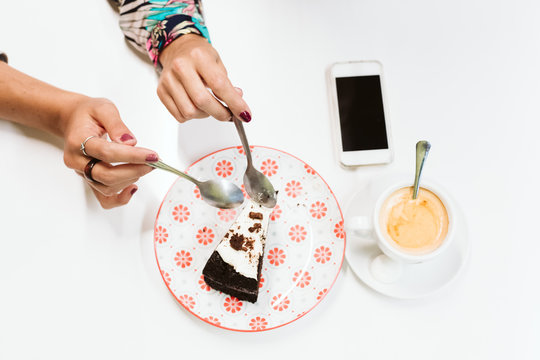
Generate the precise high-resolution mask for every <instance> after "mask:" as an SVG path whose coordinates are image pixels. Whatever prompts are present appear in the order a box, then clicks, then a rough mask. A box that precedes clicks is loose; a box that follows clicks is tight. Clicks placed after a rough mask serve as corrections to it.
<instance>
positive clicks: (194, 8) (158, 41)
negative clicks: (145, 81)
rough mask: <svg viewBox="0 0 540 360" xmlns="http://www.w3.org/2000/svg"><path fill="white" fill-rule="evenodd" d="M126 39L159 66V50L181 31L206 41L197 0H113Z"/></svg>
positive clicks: (206, 33)
mask: <svg viewBox="0 0 540 360" xmlns="http://www.w3.org/2000/svg"><path fill="white" fill-rule="evenodd" d="M114 2H115V3H116V4H117V5H118V7H119V10H120V28H121V29H122V31H123V32H124V35H125V37H126V39H127V40H128V41H129V42H130V43H131V44H132V45H133V46H135V48H137V49H138V50H139V51H141V52H143V53H147V54H148V55H149V56H150V59H151V60H152V62H153V63H154V65H155V66H159V63H158V58H159V54H160V53H161V51H162V50H163V49H164V48H165V47H166V46H167V45H168V44H169V43H171V42H172V41H173V40H174V39H176V38H178V37H179V36H182V35H184V34H190V33H191V34H198V35H201V36H204V37H205V38H206V39H208V41H210V38H209V35H208V30H207V29H206V26H205V24H204V18H203V14H202V7H201V3H200V0H114Z"/></svg>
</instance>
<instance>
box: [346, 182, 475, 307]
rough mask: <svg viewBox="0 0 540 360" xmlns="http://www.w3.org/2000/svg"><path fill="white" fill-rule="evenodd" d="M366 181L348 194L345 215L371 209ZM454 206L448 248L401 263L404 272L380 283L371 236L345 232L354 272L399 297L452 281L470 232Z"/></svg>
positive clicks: (464, 258) (409, 296) (463, 257)
mask: <svg viewBox="0 0 540 360" xmlns="http://www.w3.org/2000/svg"><path fill="white" fill-rule="evenodd" d="M371 189H372V187H371V186H370V184H369V183H368V182H367V183H365V184H364V186H363V187H362V188H361V189H360V190H359V191H358V192H357V193H356V194H355V195H354V196H353V197H352V198H351V200H350V201H349V203H348V204H347V209H346V211H345V219H349V218H351V217H354V216H366V215H370V214H371V213H372V212H373V207H374V206H375V201H376V199H375V196H376V195H375V194H373V191H371ZM453 202H454V204H455V207H456V210H457V211H456V215H457V216H456V228H455V229H456V230H455V231H456V232H455V235H454V236H455V237H454V239H453V241H452V243H451V244H450V246H449V248H448V249H446V250H445V252H444V253H442V254H441V255H440V256H438V257H437V258H435V259H433V260H431V261H427V262H424V263H420V264H410V265H404V266H403V274H402V276H401V277H400V278H399V280H398V281H396V282H393V283H383V282H380V281H379V280H377V279H376V278H375V277H374V276H373V274H372V273H371V270H370V264H371V262H372V260H373V259H374V258H376V257H377V256H378V255H380V254H381V253H382V252H381V250H380V249H379V247H378V246H377V244H376V242H375V239H373V238H372V237H371V236H366V237H359V236H355V235H352V234H348V237H347V240H348V241H347V250H346V258H347V263H348V264H349V266H350V267H351V269H352V270H353V272H354V273H355V274H356V275H357V276H358V277H359V278H360V280H362V281H363V282H364V283H365V284H366V285H367V286H369V287H371V288H372V289H373V290H375V291H378V292H380V293H381V294H384V295H387V296H390V297H394V298H399V299H415V298H421V297H425V296H428V295H432V294H434V293H436V292H438V291H440V290H442V289H443V288H444V287H446V286H448V285H449V284H450V283H451V282H452V281H454V280H455V279H456V278H457V277H458V275H459V274H460V272H461V270H462V269H463V268H464V266H465V264H466V263H467V259H468V257H469V252H470V242H469V234H468V232H467V225H466V222H465V217H464V216H463V212H462V211H461V209H460V208H459V204H457V203H456V202H455V201H453Z"/></svg>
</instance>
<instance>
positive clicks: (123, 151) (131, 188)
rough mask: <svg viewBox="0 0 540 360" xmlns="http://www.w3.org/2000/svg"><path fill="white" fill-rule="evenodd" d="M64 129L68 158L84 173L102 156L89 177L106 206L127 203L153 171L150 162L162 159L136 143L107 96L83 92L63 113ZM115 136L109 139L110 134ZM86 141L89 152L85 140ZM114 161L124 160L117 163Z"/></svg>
mask: <svg viewBox="0 0 540 360" xmlns="http://www.w3.org/2000/svg"><path fill="white" fill-rule="evenodd" d="M61 119H62V121H61V123H62V125H61V127H62V128H61V131H62V133H63V136H64V139H65V145H64V162H65V164H66V166H67V167H69V168H71V169H73V170H75V172H76V173H77V174H79V175H81V176H83V177H84V168H85V166H86V164H87V163H88V162H89V161H90V160H91V158H95V159H99V160H101V161H100V162H98V163H96V164H95V165H94V167H93V168H92V172H91V175H92V178H93V179H94V180H95V182H92V181H91V180H89V179H86V178H85V179H86V181H87V182H88V184H89V185H90V186H91V187H92V190H93V191H94V194H95V196H96V198H97V199H98V201H99V202H100V204H101V206H102V207H103V208H104V209H110V208H113V207H116V206H120V205H125V204H127V203H128V202H129V200H130V199H131V196H132V195H133V194H134V193H135V191H137V185H135V184H134V183H135V182H136V181H137V180H139V178H140V177H141V176H143V175H146V174H148V173H149V172H150V171H152V168H151V167H150V166H148V165H144V164H145V163H146V162H154V161H157V160H158V155H157V154H156V153H155V152H154V151H152V150H148V149H144V148H140V147H135V144H136V143H137V140H136V139H135V136H133V134H132V133H131V131H129V129H128V128H127V127H126V125H125V124H124V123H123V122H122V120H121V119H120V114H119V113H118V110H117V109H116V106H114V104H113V103H112V102H110V101H109V100H106V99H95V98H88V97H85V96H80V97H79V98H78V99H77V100H76V101H74V102H73V104H72V105H71V106H68V107H67V108H66V110H65V112H64V113H63V114H62V115H61ZM107 134H108V135H109V138H110V139H111V140H112V142H111V141H108V140H106V135H107ZM90 136H93V137H92V138H91V139H89V140H88V141H87V142H86V144H85V147H84V148H85V151H86V153H87V154H88V156H85V155H84V154H83V153H82V151H81V143H82V142H83V141H84V140H85V139H87V138H88V137H90ZM114 163H123V164H119V165H113V164H114Z"/></svg>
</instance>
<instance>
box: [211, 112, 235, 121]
mask: <svg viewBox="0 0 540 360" xmlns="http://www.w3.org/2000/svg"><path fill="white" fill-rule="evenodd" d="M214 118H215V119H216V120H219V121H229V119H230V118H231V114H229V113H227V112H223V113H219V114H216V115H215V116H214Z"/></svg>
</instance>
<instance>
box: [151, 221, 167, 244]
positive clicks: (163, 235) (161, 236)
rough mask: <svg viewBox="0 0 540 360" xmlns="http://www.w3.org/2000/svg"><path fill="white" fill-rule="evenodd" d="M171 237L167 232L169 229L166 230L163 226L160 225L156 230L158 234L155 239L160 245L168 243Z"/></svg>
mask: <svg viewBox="0 0 540 360" xmlns="http://www.w3.org/2000/svg"><path fill="white" fill-rule="evenodd" d="M168 237H169V233H168V232H167V229H165V228H164V227H163V226H161V225H158V227H157V228H156V232H155V235H154V239H155V240H156V242H157V243H158V244H163V243H164V242H167V238H168Z"/></svg>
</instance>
